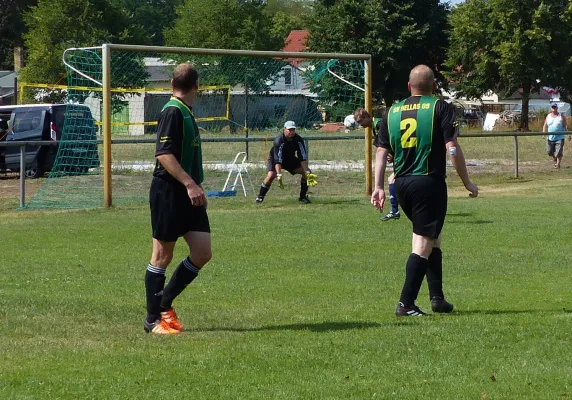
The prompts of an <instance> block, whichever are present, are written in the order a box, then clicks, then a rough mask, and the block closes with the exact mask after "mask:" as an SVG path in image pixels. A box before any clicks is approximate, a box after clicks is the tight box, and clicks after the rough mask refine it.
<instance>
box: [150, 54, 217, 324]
mask: <svg viewBox="0 0 572 400" xmlns="http://www.w3.org/2000/svg"><path fill="white" fill-rule="evenodd" d="M172 86H173V97H171V99H170V100H169V102H167V104H165V106H164V107H163V110H162V111H161V117H160V119H159V124H158V127H157V143H156V150H155V157H156V158H157V162H156V165H155V170H154V172H153V181H152V182H151V188H150V190H149V203H150V207H151V228H152V231H153V254H152V255H151V260H150V262H149V265H148V266H147V271H146V274H145V289H146V298H147V318H146V319H145V324H144V328H145V331H147V332H152V333H155V334H177V333H179V332H180V331H182V330H183V325H182V324H181V323H180V321H179V320H178V318H177V315H176V314H175V310H174V309H173V307H172V303H173V300H174V299H175V298H176V297H177V296H178V295H179V294H181V292H182V291H183V290H184V289H185V288H186V287H187V286H188V285H189V284H190V283H191V282H192V281H193V280H194V279H195V278H196V277H197V275H198V273H199V271H200V269H201V268H202V267H203V266H204V265H205V264H206V263H207V262H208V261H209V260H210V259H211V235H210V225H209V219H208V216H207V211H206V205H207V199H206V197H205V193H204V191H203V188H202V186H201V183H202V182H203V164H202V163H203V161H202V152H201V137H200V135H199V129H198V126H197V123H196V121H195V117H194V115H193V111H192V106H193V103H194V102H195V97H196V93H197V90H198V87H199V81H198V74H197V71H196V69H195V68H193V67H192V66H191V65H189V64H180V65H178V66H177V67H176V68H175V70H174V72H173V80H172ZM181 236H182V237H183V238H184V239H185V242H186V243H187V245H188V247H189V256H188V257H186V258H185V259H184V260H183V261H181V263H180V264H179V266H178V267H177V268H176V269H175V271H174V272H173V274H172V276H171V279H170V280H169V283H168V284H167V286H165V270H166V269H167V266H168V265H169V264H170V262H171V260H172V258H173V250H174V248H175V243H176V242H177V239H178V238H179V237H181Z"/></svg>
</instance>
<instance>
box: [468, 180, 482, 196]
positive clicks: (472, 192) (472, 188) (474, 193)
mask: <svg viewBox="0 0 572 400" xmlns="http://www.w3.org/2000/svg"><path fill="white" fill-rule="evenodd" d="M465 188H466V189H467V190H468V191H469V192H470V193H469V197H477V196H478V195H479V188H478V186H477V185H475V184H473V183H469V184H468V185H467V186H465Z"/></svg>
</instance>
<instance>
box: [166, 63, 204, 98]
mask: <svg viewBox="0 0 572 400" xmlns="http://www.w3.org/2000/svg"><path fill="white" fill-rule="evenodd" d="M198 79H199V74H198V73H197V70H196V69H195V67H193V66H192V65H191V64H186V63H185V64H179V65H177V66H176V67H175V70H174V71H173V79H172V81H171V84H172V86H173V89H174V90H180V91H181V92H183V93H187V92H189V91H190V90H191V89H195V88H196V86H197V83H198Z"/></svg>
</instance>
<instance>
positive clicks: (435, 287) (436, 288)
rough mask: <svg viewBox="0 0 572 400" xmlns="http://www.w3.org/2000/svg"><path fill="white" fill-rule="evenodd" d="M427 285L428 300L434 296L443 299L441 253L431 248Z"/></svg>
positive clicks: (439, 250) (438, 249)
mask: <svg viewBox="0 0 572 400" xmlns="http://www.w3.org/2000/svg"><path fill="white" fill-rule="evenodd" d="M427 285H428V286H429V298H433V297H434V296H439V297H441V298H443V299H444V298H445V295H444V294H443V253H442V252H441V249H440V248H438V247H433V251H432V252H431V255H430V256H429V266H428V267H427Z"/></svg>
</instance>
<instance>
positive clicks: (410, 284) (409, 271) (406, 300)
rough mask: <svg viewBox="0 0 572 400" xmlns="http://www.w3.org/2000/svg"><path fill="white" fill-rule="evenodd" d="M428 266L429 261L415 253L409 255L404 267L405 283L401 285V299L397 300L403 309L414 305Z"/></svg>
mask: <svg viewBox="0 0 572 400" xmlns="http://www.w3.org/2000/svg"><path fill="white" fill-rule="evenodd" d="M428 264H429V260H426V259H425V258H423V257H421V256H420V255H417V254H415V253H411V254H410V255H409V259H408V260H407V265H406V266H405V283H404V284H403V289H402V290H401V297H400V298H399V301H400V302H401V303H402V304H403V305H404V306H405V307H410V306H412V305H414V304H415V300H417V295H418V294H419V289H421V284H422V283H423V278H425V272H426V271H427V266H428Z"/></svg>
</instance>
